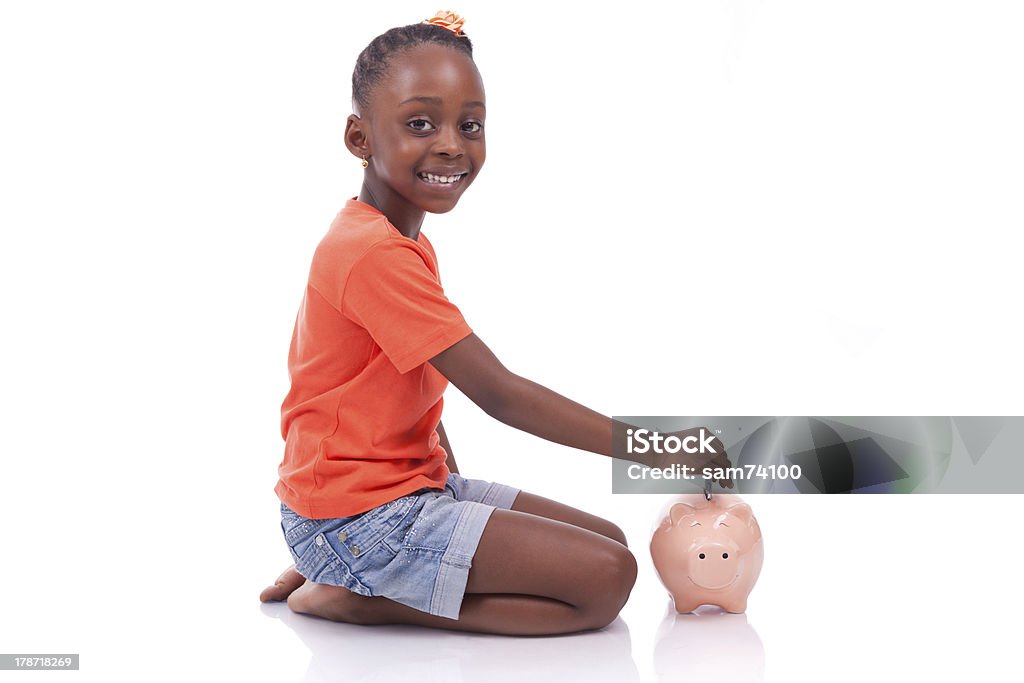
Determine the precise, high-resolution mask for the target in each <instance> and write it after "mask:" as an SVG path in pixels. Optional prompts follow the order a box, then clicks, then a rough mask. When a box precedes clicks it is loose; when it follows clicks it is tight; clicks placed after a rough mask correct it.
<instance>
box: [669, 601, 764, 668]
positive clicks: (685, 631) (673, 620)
mask: <svg viewBox="0 0 1024 683" xmlns="http://www.w3.org/2000/svg"><path fill="white" fill-rule="evenodd" d="M725 662H728V673H729V676H728V679H729V683H759V682H760V681H762V680H764V646H763V645H762V644H761V639H760V638H758V636H757V631H755V630H754V627H753V626H751V625H750V624H749V623H748V622H747V615H746V614H729V613H728V612H726V611H724V610H722V609H720V608H718V607H708V606H705V607H701V608H700V609H698V610H697V611H696V612H694V613H692V614H679V613H677V612H676V611H675V609H673V607H672V606H671V604H669V605H667V606H666V609H665V618H664V619H663V620H662V622H661V626H660V627H659V628H658V633H657V635H656V636H655V639H654V672H655V674H656V675H657V680H658V681H659V683H675V682H676V681H679V682H682V681H700V680H714V679H715V678H719V677H721V676H722V672H723V670H724V669H723V663H725Z"/></svg>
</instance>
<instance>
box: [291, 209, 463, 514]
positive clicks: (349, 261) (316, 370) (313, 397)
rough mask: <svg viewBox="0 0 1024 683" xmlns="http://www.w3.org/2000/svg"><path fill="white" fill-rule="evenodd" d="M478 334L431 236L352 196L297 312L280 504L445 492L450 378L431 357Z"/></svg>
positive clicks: (318, 255) (320, 504) (355, 505)
mask: <svg viewBox="0 0 1024 683" xmlns="http://www.w3.org/2000/svg"><path fill="white" fill-rule="evenodd" d="M471 333H472V330H471V329H470V327H469V325H468V324H467V323H466V321H465V319H464V318H463V317H462V314H461V313H460V312H459V309H458V308H456V307H455V305H454V304H452V303H451V302H450V301H448V299H447V298H446V297H445V295H444V291H443V290H442V289H441V280H440V277H439V276H438V270H437V257H436V256H435V255H434V248H433V247H432V246H431V245H430V242H429V241H428V240H427V238H426V235H424V234H423V233H422V232H421V233H420V234H419V239H418V240H413V239H409V238H408V237H406V236H404V235H403V234H402V233H400V232H399V231H398V229H397V228H395V227H394V226H393V225H391V223H389V222H388V220H387V218H385V217H384V214H382V213H380V212H379V211H377V210H376V209H375V208H373V207H372V206H370V205H369V204H364V203H363V202H360V201H358V200H356V199H354V198H353V199H350V200H348V201H347V202H346V203H345V208H344V209H342V211H341V212H340V213H339V214H338V216H337V217H336V218H335V219H334V222H333V223H332V224H331V227H330V230H329V231H328V232H327V235H326V236H325V237H324V238H323V240H321V242H320V244H319V246H318V247H317V249H316V252H315V254H314V256H313V263H312V265H311V267H310V271H309V283H308V284H307V286H306V292H305V295H304V296H303V300H302V305H301V307H300V308H299V312H298V315H297V317H296V319H295V330H294V332H293V334H292V342H291V348H290V350H289V352H288V371H289V374H290V376H291V390H290V391H289V392H288V395H287V397H285V400H284V403H283V404H282V406H281V434H282V436H283V437H284V439H285V449H284V460H283V461H282V462H281V465H280V466H279V467H278V475H279V478H280V479H279V481H278V483H277V486H276V487H275V488H274V491H275V492H276V493H277V495H278V497H279V498H280V499H281V501H282V502H283V503H284V504H285V505H287V506H288V507H290V508H291V509H292V510H294V511H295V512H297V513H298V514H300V515H302V516H303V517H309V518H311V519H325V518H329V517H348V516H351V515H355V514H358V513H360V512H365V511H366V510H369V509H371V508H374V507H376V506H378V505H382V504H383V503H386V502H388V501H391V500H394V499H396V498H399V497H401V496H404V495H407V494H409V493H412V492H413V491H416V490H418V489H421V488H424V487H432V488H444V484H445V481H447V478H448V466H447V465H446V464H445V460H446V459H447V453H445V451H444V448H442V447H441V445H440V443H439V438H438V436H437V431H436V430H437V424H438V422H440V420H441V408H442V406H443V403H444V402H443V399H442V398H441V395H442V394H443V393H444V390H445V387H447V386H448V380H447V379H445V377H444V375H442V374H441V373H439V372H438V371H437V370H435V369H434V367H433V366H432V365H430V363H428V362H427V361H428V360H430V359H431V358H433V357H434V356H436V355H437V354H438V353H440V352H441V351H444V350H445V349H446V348H448V347H449V346H451V345H452V344H454V343H455V342H457V341H459V340H461V339H463V338H465V337H466V336H468V335H469V334H471Z"/></svg>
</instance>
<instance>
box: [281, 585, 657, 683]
mask: <svg viewBox="0 0 1024 683" xmlns="http://www.w3.org/2000/svg"><path fill="white" fill-rule="evenodd" d="M262 610H263V613H264V614H265V615H266V616H268V617H271V618H275V619H280V620H281V622H282V623H283V624H284V625H285V626H286V627H287V628H289V629H291V630H292V631H293V632H294V633H295V635H297V636H298V637H299V639H300V640H301V641H302V642H303V644H304V645H305V646H306V647H307V648H309V651H310V654H311V656H310V661H309V666H308V668H307V669H306V675H305V677H304V678H303V681H304V682H305V683H313V682H317V683H319V682H320V681H326V680H341V679H344V680H345V681H346V683H402V682H404V681H409V682H410V683H413V682H415V683H422V682H423V681H446V682H448V681H450V682H451V683H462V682H465V683H471V682H474V681H488V682H494V681H499V682H500V681H510V682H512V681H515V682H516V683H520V682H522V681H538V682H539V681H571V680H578V679H580V677H581V676H582V677H585V678H587V679H588V680H591V681H594V680H596V681H621V682H623V683H631V682H633V681H639V680H640V676H639V673H638V671H637V667H636V664H634V662H633V658H632V655H631V651H632V645H631V643H630V638H629V629H628V628H627V627H626V624H625V622H624V621H623V620H622V619H617V620H615V622H613V623H612V624H611V625H610V626H609V627H608V628H605V629H603V630H601V631H593V632H590V633H582V634H576V635H571V636H556V637H544V638H536V637H507V636H489V635H480V634H471V633H460V632H456V631H438V630H431V629H424V628H419V627H416V626H354V625H350V624H338V623H334V622H331V621H327V620H324V619H317V618H314V617H309V616H306V615H300V614H295V613H293V612H292V611H291V610H289V609H288V607H287V606H286V605H285V604H283V603H273V604H267V605H263V606H262Z"/></svg>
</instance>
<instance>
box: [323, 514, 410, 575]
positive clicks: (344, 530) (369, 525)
mask: <svg viewBox="0 0 1024 683" xmlns="http://www.w3.org/2000/svg"><path fill="white" fill-rule="evenodd" d="M417 502H418V497H417V496H403V497H402V498H398V499H396V500H393V501H391V502H390V503H384V504H383V505H381V506H379V507H375V508H374V509H372V510H370V511H369V512H366V513H364V514H362V515H360V516H359V517H358V518H356V519H355V520H353V521H351V522H349V523H347V524H345V525H343V526H341V527H339V528H338V530H337V531H336V532H334V534H333V538H331V545H333V546H335V548H336V550H337V551H338V554H339V555H340V557H341V560H342V562H344V563H345V564H346V565H347V566H349V567H351V568H353V570H354V569H355V568H356V566H358V565H359V564H361V563H360V560H361V559H362V558H365V557H368V556H369V555H370V554H371V553H372V552H373V551H374V550H376V549H377V546H378V544H380V542H381V541H383V540H384V539H385V538H386V537H387V536H388V535H390V534H391V533H392V532H394V531H395V530H396V529H397V528H398V527H399V526H400V525H401V524H402V522H403V521H404V520H405V518H406V517H407V516H408V515H409V513H410V512H411V511H412V510H413V509H414V507H415V506H416V504H417Z"/></svg>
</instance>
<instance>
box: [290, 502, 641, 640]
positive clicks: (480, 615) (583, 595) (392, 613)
mask: <svg viewBox="0 0 1024 683" xmlns="http://www.w3.org/2000/svg"><path fill="white" fill-rule="evenodd" d="M522 496H523V494H520V497H521V498H522ZM532 498H535V499H537V500H539V501H542V502H540V503H537V500H532V499H531V498H530V497H527V498H524V499H523V501H522V503H521V504H522V506H523V507H527V508H529V507H530V506H531V504H533V505H540V506H542V507H543V506H545V505H546V503H544V502H543V501H545V499H542V498H540V497H539V496H534V497H532ZM547 502H548V503H554V501H547ZM516 505H520V501H519V500H517V501H516ZM516 505H514V506H513V509H512V510H495V511H494V512H493V513H492V514H491V517H490V519H489V520H488V523H487V526H486V528H485V529H484V533H483V536H482V537H481V539H480V544H479V546H478V547H477V552H476V554H475V555H474V557H473V566H472V568H471V569H470V572H469V580H468V583H467V585H466V596H465V598H464V599H463V603H462V610H461V612H460V614H459V618H458V620H452V619H446V618H444V617H438V616H434V615H431V614H427V613H425V612H421V611H419V610H416V609H413V608H411V607H407V606H405V605H401V604H399V603H396V602H394V601H392V600H388V599H387V598H382V597H374V598H367V597H364V596H359V595H355V594H354V593H351V592H349V591H347V590H345V589H343V588H338V587H335V586H325V585H321V584H314V583H310V582H306V583H305V584H303V585H302V587H300V588H299V589H298V590H296V591H295V592H294V593H292V594H291V595H290V596H289V598H288V606H289V607H290V608H291V609H293V610H294V611H296V612H302V613H306V614H313V615H316V616H321V617H324V618H327V619H333V620H335V621H344V622H349V623H358V624H418V625H421V626H429V627H433V628H447V629H454V630H460V631H475V632H480V633H501V634H509V635H547V634H556V633H573V632H577V631H585V630H590V629H596V628H602V627H604V626H606V625H608V624H609V623H611V621H612V620H614V619H615V617H616V616H617V615H618V613H619V610H621V609H622V606H623V605H624V604H625V602H626V599H627V598H628V597H629V593H630V591H631V590H632V588H633V583H634V582H635V581H636V571H637V568H636V560H635V558H634V557H633V555H632V553H630V552H629V550H628V549H627V548H626V547H625V545H623V544H622V543H620V542H619V541H617V540H613V539H611V538H609V537H607V536H604V535H602V534H599V533H596V532H594V531H590V530H588V529H584V528H581V527H578V526H575V525H573V524H569V523H566V522H561V521H557V520H552V519H547V518H544V517H540V516H538V515H534V514H530V513H527V512H523V511H520V510H516V509H515V507H516ZM556 505H558V504H556ZM562 508H564V509H558V510H555V512H558V513H559V514H562V515H563V516H567V515H568V516H572V513H571V512H567V511H571V510H572V508H567V507H566V506H562ZM546 509H549V511H550V508H546ZM576 512H579V511H576ZM581 514H584V515H585V514H586V513H581ZM594 519H597V520H599V521H600V522H604V520H600V518H594ZM587 521H589V522H593V520H587ZM605 524H608V523H607V522H605ZM616 529H617V527H616ZM605 530H606V531H609V532H611V530H610V529H608V528H607V527H605ZM619 534H620V535H621V531H620V532H619ZM623 540H624V539H623Z"/></svg>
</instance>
